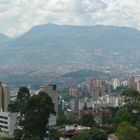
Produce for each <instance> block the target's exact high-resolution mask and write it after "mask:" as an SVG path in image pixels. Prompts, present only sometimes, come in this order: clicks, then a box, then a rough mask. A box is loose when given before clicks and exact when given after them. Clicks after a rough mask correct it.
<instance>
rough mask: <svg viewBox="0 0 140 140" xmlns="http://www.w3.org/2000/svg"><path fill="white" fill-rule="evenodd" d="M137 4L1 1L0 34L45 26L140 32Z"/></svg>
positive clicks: (125, 0)
mask: <svg viewBox="0 0 140 140" xmlns="http://www.w3.org/2000/svg"><path fill="white" fill-rule="evenodd" d="M139 15H140V1H139V0H14V1H12V0H11V1H9V0H0V32H3V33H5V34H7V35H9V36H17V35H20V34H22V33H24V32H26V31H27V30H29V29H30V28H31V27H32V26H34V25H37V24H44V23H57V24H74V25H95V24H104V25H115V26H116V25H117V26H130V27H135V28H138V29H140V18H139Z"/></svg>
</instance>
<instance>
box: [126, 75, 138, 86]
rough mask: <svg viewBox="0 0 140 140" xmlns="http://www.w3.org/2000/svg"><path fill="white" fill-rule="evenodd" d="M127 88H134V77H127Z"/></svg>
mask: <svg viewBox="0 0 140 140" xmlns="http://www.w3.org/2000/svg"><path fill="white" fill-rule="evenodd" d="M128 87H129V88H136V82H135V77H134V76H129V77H128Z"/></svg>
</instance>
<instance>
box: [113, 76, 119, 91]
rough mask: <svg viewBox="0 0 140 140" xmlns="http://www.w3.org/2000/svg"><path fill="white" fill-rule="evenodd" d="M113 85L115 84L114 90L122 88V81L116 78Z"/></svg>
mask: <svg viewBox="0 0 140 140" xmlns="http://www.w3.org/2000/svg"><path fill="white" fill-rule="evenodd" d="M112 84H113V87H114V89H116V88H117V87H119V86H121V80H120V79H117V78H115V79H113V82H112Z"/></svg>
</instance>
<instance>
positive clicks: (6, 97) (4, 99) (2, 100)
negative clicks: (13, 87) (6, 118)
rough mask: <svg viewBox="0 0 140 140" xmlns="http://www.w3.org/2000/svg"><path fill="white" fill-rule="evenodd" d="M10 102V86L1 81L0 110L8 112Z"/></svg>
mask: <svg viewBox="0 0 140 140" xmlns="http://www.w3.org/2000/svg"><path fill="white" fill-rule="evenodd" d="M9 103H10V90H9V87H8V86H7V85H4V84H2V82H0V110H1V111H4V112H7V111H8V105H9Z"/></svg>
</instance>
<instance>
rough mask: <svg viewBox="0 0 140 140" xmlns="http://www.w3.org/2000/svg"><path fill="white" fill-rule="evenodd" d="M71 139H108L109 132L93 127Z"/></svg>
mask: <svg viewBox="0 0 140 140" xmlns="http://www.w3.org/2000/svg"><path fill="white" fill-rule="evenodd" d="M71 140H107V133H106V132H105V131H104V130H102V129H99V128H92V129H90V130H85V131H84V132H83V133H81V134H78V135H76V136H73V137H72V138H71Z"/></svg>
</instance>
